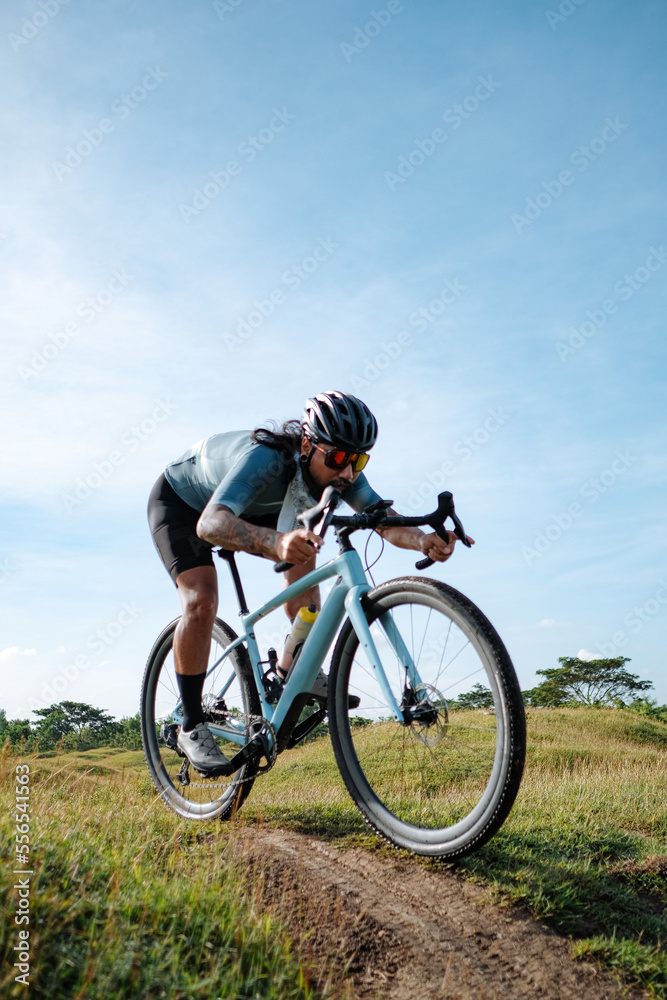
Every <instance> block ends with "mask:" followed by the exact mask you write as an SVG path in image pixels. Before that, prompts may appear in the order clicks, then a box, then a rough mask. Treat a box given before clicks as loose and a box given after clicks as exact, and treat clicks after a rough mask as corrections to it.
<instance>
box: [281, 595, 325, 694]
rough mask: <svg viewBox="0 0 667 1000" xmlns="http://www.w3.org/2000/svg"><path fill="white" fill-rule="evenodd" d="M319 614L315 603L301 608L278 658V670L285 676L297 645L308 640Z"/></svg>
mask: <svg viewBox="0 0 667 1000" xmlns="http://www.w3.org/2000/svg"><path fill="white" fill-rule="evenodd" d="M317 615H318V611H317V608H316V607H315V605H314V604H311V605H310V607H308V608H299V612H298V614H297V616H296V618H295V619H294V622H293V624H292V631H291V632H290V634H289V635H288V636H287V638H286V639H285V646H284V648H283V651H282V653H281V654H280V659H279V660H278V670H279V671H280V673H281V674H282V675H283V677H284V676H285V675H286V674H287V672H288V670H289V668H290V667H291V666H292V662H293V660H294V653H295V651H296V649H297V647H298V646H301V645H302V644H303V643H304V642H305V641H306V637H307V636H308V633H309V632H310V630H311V628H312V627H313V622H314V621H315V619H316V618H317Z"/></svg>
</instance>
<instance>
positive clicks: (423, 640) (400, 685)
mask: <svg viewBox="0 0 667 1000" xmlns="http://www.w3.org/2000/svg"><path fill="white" fill-rule="evenodd" d="M365 611H366V617H367V620H368V621H369V623H371V635H372V636H373V639H374V641H375V644H376V648H377V651H378V654H379V657H380V660H381V662H382V665H383V668H384V672H385V675H386V677H387V681H388V682H389V685H390V687H391V690H392V693H393V696H394V698H395V700H396V702H397V704H398V705H399V706H401V707H402V708H407V710H408V712H411V713H412V716H413V718H412V721H410V723H409V724H407V725H403V724H399V723H397V722H395V721H394V720H393V718H392V713H391V709H390V707H389V705H388V702H387V698H386V697H385V695H384V694H383V692H382V689H381V686H380V684H379V682H378V680H377V677H376V675H375V673H374V671H373V670H372V669H371V667H370V666H369V663H368V660H367V659H366V657H365V654H364V652H363V650H362V649H361V648H360V646H359V642H358V639H357V636H356V634H355V632H354V630H353V628H352V626H351V624H350V623H349V621H348V622H346V623H345V625H344V626H343V629H342V631H341V634H340V636H339V639H338V642H337V645H336V649H335V651H334V656H333V659H332V668H331V674H332V677H331V681H330V683H331V688H332V694H331V704H330V706H329V710H330V716H331V723H332V725H331V730H332V742H333V746H334V751H335V753H336V758H337V761H338V765H339V768H340V771H341V774H342V776H343V779H344V781H345V784H346V786H347V788H348V791H349V792H350V794H351V796H352V798H353V800H354V801H355V803H356V805H357V806H358V808H359V809H360V811H361V812H362V813H363V815H364V817H365V818H366V820H367V822H368V823H369V824H370V825H371V826H372V827H373V828H374V829H375V830H376V831H377V832H378V833H380V834H381V835H382V836H383V837H385V838H386V839H387V840H389V841H390V842H391V843H392V844H394V845H395V846H397V847H402V848H406V849H408V850H410V851H413V852H415V853H418V854H424V855H428V856H431V857H453V856H457V855H462V854H465V853H467V852H469V851H470V850H472V849H474V848H476V847H478V846H480V845H481V844H482V843H484V842H485V841H486V840H488V838H489V837H491V836H492V835H493V833H495V832H496V831H497V830H498V828H499V827H500V825H501V824H502V822H503V821H504V819H505V817H506V816H507V814H508V812H509V810H510V808H511V806H512V803H513V801H514V798H515V796H516V793H517V791H518V788H519V783H520V780H521V774H522V770H523V762H524V756H525V718H524V712H523V703H522V699H521V694H520V691H519V686H518V683H517V680H516V675H515V673H514V669H513V667H512V663H511V661H510V659H509V656H508V654H507V651H506V650H505V647H504V646H503V643H502V641H501V640H500V638H499V636H498V634H497V633H496V631H495V629H494V628H493V626H492V625H491V624H490V622H489V621H488V620H487V619H486V618H485V616H484V615H483V614H482V612H481V611H479V609H478V608H476V607H475V605H474V604H473V603H472V602H471V601H469V600H468V598H466V597H464V596H463V594H460V593H458V591H456V590H454V589H453V588H452V587H448V586H447V585H445V584H441V583H439V582H438V581H435V580H423V579H415V578H405V579H403V580H394V581H390V582H389V583H387V584H383V585H382V586H380V587H377V588H376V589H375V590H373V591H371V592H370V593H369V594H368V595H367V598H366V599H365ZM383 623H384V624H383ZM387 627H388V628H389V631H391V629H392V627H395V628H396V629H397V630H398V632H399V633H400V636H401V637H402V641H403V642H404V644H405V647H406V648H407V650H408V653H409V656H410V658H411V659H412V661H413V663H414V665H415V668H416V671H417V673H418V677H415V676H414V675H413V676H412V677H410V670H409V669H408V664H406V662H405V661H406V660H408V663H409V658H408V657H406V656H405V655H404V654H401V652H400V651H398V652H397V648H396V646H397V644H398V645H400V643H397V641H396V639H394V641H393V642H392V641H390V639H389V638H388V632H387ZM476 684H480V685H481V686H482V687H483V688H485V689H487V690H488V691H489V692H490V699H491V700H492V706H490V707H488V708H484V709H482V710H475V709H461V708H459V707H458V706H457V698H458V697H460V696H461V695H462V694H465V693H467V692H469V691H470V690H471V688H473V686H474V685H476ZM348 694H352V695H357V696H358V697H359V698H360V699H361V704H360V707H359V708H358V709H356V710H355V717H354V718H353V719H352V720H350V718H349V714H348V712H347V707H346V706H347V698H348Z"/></svg>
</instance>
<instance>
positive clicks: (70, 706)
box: [34, 701, 118, 749]
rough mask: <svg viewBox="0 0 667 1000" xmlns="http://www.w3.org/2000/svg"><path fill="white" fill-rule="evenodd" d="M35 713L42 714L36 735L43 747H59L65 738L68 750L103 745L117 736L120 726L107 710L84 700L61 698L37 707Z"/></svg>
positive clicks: (36, 728)
mask: <svg viewBox="0 0 667 1000" xmlns="http://www.w3.org/2000/svg"><path fill="white" fill-rule="evenodd" d="M34 714H35V715H38V716H39V717H40V718H39V722H38V723H37V726H36V727H35V736H36V738H37V740H38V741H39V745H40V747H41V748H42V749H48V748H49V747H53V746H55V745H56V744H57V743H58V742H59V741H60V740H61V739H62V738H63V737H68V739H67V746H68V749H69V748H71V749H87V748H89V747H92V746H100V745H101V744H103V743H104V742H105V741H109V740H110V739H111V738H112V737H113V736H114V735H115V732H116V729H117V726H118V723H117V722H115V721H114V719H112V718H111V716H110V715H109V714H108V713H107V712H106V711H104V709H101V708H94V707H93V706H92V705H86V704H85V703H84V702H80V701H61V702H58V704H55V705H50V706H49V707H48V708H37V709H35V712H34ZM70 734H71V735H70Z"/></svg>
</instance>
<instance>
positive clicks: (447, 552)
mask: <svg viewBox="0 0 667 1000" xmlns="http://www.w3.org/2000/svg"><path fill="white" fill-rule="evenodd" d="M447 536H448V538H449V541H447V542H446V541H445V540H444V539H443V538H440V536H439V535H436V533H435V531H432V532H431V533H430V534H428V535H426V534H423V535H422V536H421V538H420V539H419V548H420V549H421V551H422V552H423V553H424V555H425V556H428V557H429V559H432V560H433V561H434V562H447V560H448V559H449V557H450V556H451V554H452V553H453V551H454V544H455V542H456V541H457V538H456V535H455V534H454V532H453V531H448V532H447ZM466 538H468V541H469V542H470V544H471V545H474V544H475V539H474V538H470V537H468V536H467V535H466Z"/></svg>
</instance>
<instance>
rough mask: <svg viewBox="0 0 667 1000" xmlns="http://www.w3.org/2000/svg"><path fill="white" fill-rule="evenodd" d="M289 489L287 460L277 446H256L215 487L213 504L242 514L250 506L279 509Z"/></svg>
mask: <svg viewBox="0 0 667 1000" xmlns="http://www.w3.org/2000/svg"><path fill="white" fill-rule="evenodd" d="M286 488H287V476H286V469H285V463H284V461H283V459H282V456H281V455H280V453H279V452H278V451H276V450H275V449H274V448H268V447H265V446H263V445H257V446H256V447H254V448H251V449H250V450H249V451H247V452H246V453H245V454H244V455H242V456H241V457H240V458H239V460H238V461H237V462H236V464H235V465H234V466H233V467H232V468H231V469H230V470H229V472H228V473H227V475H226V476H225V477H224V478H223V479H222V480H221V481H220V482H219V483H218V485H217V486H216V488H215V489H214V491H213V493H212V495H211V499H210V500H209V503H210V504H222V505H224V506H225V507H228V508H229V509H230V510H231V511H232V513H233V514H235V515H236V517H241V516H242V515H243V513H244V511H247V510H248V508H249V507H251V506H253V507H257V506H259V507H264V506H266V507H267V511H268V510H269V508H271V509H275V508H279V507H280V504H281V503H282V501H283V499H284V496H285V491H286Z"/></svg>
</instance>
